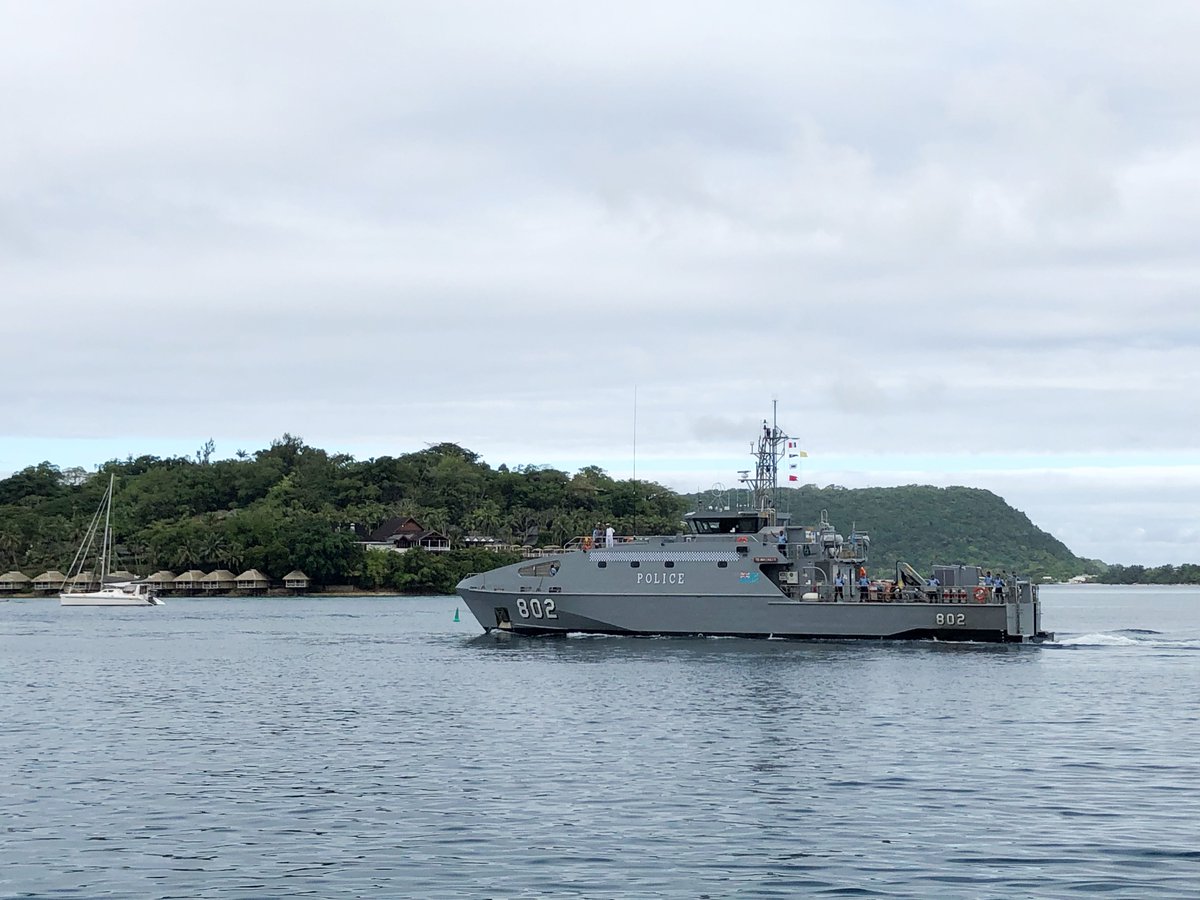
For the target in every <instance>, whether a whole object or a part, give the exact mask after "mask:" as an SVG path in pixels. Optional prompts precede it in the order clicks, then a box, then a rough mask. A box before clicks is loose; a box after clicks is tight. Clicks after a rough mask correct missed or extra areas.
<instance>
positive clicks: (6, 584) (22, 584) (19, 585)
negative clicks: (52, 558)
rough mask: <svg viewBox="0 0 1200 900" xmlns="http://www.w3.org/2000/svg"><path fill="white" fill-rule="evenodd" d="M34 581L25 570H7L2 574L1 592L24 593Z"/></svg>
mask: <svg viewBox="0 0 1200 900" xmlns="http://www.w3.org/2000/svg"><path fill="white" fill-rule="evenodd" d="M32 583H33V581H32V579H31V578H30V577H29V576H28V575H26V574H25V573H24V572H15V571H14V572H5V573H4V574H3V575H0V594H24V593H26V592H27V591H28V590H29V587H30V585H31V584H32Z"/></svg>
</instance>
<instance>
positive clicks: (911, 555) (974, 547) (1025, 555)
mask: <svg viewBox="0 0 1200 900" xmlns="http://www.w3.org/2000/svg"><path fill="white" fill-rule="evenodd" d="M781 494H782V498H781V501H780V506H781V508H782V509H785V510H786V509H789V508H790V509H791V511H792V513H793V519H794V521H796V522H797V523H802V522H803V523H815V522H816V521H817V520H818V519H819V518H820V514H821V511H822V510H825V511H827V512H828V514H829V521H830V522H832V523H833V524H834V525H835V526H836V527H837V528H838V530H839V531H841V532H842V533H843V534H847V533H849V531H850V529H851V528H858V529H859V530H860V531H866V532H867V533H868V534H870V536H871V558H872V560H873V561H874V564H875V568H876V569H879V568H880V567H890V566H894V565H895V563H896V561H897V560H903V561H905V562H907V563H910V564H911V565H913V566H915V567H916V568H917V570H918V571H922V572H928V571H930V568H931V567H932V566H933V565H934V564H935V563H947V564H955V563H962V564H967V565H980V566H983V567H984V568H985V569H1001V570H1003V571H1006V572H1020V573H1022V574H1028V575H1032V576H1034V577H1035V578H1037V579H1041V578H1043V577H1047V576H1048V577H1051V578H1054V579H1056V580H1059V579H1066V578H1070V577H1071V576H1073V575H1080V574H1083V573H1097V572H1100V571H1101V570H1103V568H1104V565H1103V564H1102V563H1099V562H1097V561H1095V560H1085V559H1080V558H1079V557H1077V556H1075V554H1073V553H1072V552H1071V551H1070V550H1069V549H1068V548H1067V547H1066V545H1065V544H1063V543H1062V541H1060V540H1058V539H1057V538H1055V537H1054V536H1053V535H1050V534H1047V533H1046V532H1045V531H1042V530H1041V529H1040V528H1038V527H1037V526H1036V525H1034V524H1033V523H1032V522H1031V521H1030V520H1029V517H1028V516H1026V515H1025V514H1024V513H1022V512H1021V511H1020V510H1016V509H1013V508H1012V507H1011V506H1009V505H1008V504H1007V503H1006V502H1005V501H1004V499H1003V498H1001V497H998V496H997V495H996V494H993V493H992V492H991V491H985V490H981V489H979V488H967V487H947V488H938V487H931V486H929V485H908V486H906V487H894V488H858V489H848V488H839V487H826V488H818V487H815V486H813V485H805V486H804V487H800V488H794V489H787V490H784V491H782V492H781Z"/></svg>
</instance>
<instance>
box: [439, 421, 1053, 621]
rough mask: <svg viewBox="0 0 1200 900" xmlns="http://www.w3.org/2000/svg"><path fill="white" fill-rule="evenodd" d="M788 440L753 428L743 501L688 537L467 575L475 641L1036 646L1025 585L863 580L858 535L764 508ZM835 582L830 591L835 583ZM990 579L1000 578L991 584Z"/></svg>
mask: <svg viewBox="0 0 1200 900" xmlns="http://www.w3.org/2000/svg"><path fill="white" fill-rule="evenodd" d="M788 443H790V439H789V438H788V436H787V435H786V434H784V433H783V432H782V431H780V429H779V428H778V427H777V426H775V425H768V424H766V423H764V424H763V430H762V434H761V435H760V436H759V438H758V442H757V445H756V447H755V457H756V468H755V473H754V475H753V477H751V476H750V474H749V472H748V471H747V472H746V473H745V474H744V476H743V481H745V482H746V483H747V485H748V487H749V488H750V489H751V491H752V492H753V497H754V503H753V504H752V505H751V506H750V507H749V508H746V509H739V510H722V509H718V510H697V511H695V512H692V513H688V515H687V516H686V523H687V526H688V531H687V532H686V533H683V534H676V535H656V536H652V537H633V538H620V539H617V540H614V541H613V543H612V544H611V545H605V541H604V539H603V538H602V539H601V541H600V542H599V543H600V546H592V539H591V538H582V539H578V540H576V541H575V542H573V547H572V548H571V549H568V550H566V551H564V552H562V553H558V554H555V555H553V556H544V557H541V558H537V559H531V560H526V561H523V562H520V563H514V564H513V565H509V566H503V567H501V568H498V569H493V570H492V571H490V572H485V573H482V574H475V575H469V576H467V577H466V578H464V579H463V580H462V581H461V582H460V583H459V585H458V593H459V595H460V596H461V597H462V598H463V600H464V601H465V602H466V604H467V606H468V608H469V609H470V610H471V612H472V614H473V615H474V616H475V618H476V619H478V620H479V623H480V624H481V625H482V626H483V627H484V629H486V630H488V631H491V630H493V629H499V630H501V631H510V632H515V633H519V634H565V633H571V632H583V633H592V634H626V635H697V634H702V635H710V636H716V635H734V636H739V637H777V638H893V639H905V638H907V639H913V638H938V639H943V640H957V641H992V642H1002V641H1012V642H1022V641H1040V640H1046V639H1052V638H1053V635H1049V634H1047V633H1045V632H1043V631H1042V628H1041V603H1040V601H1039V599H1038V592H1037V586H1036V585H1035V584H1032V583H1031V582H1030V581H1029V579H1027V578H1018V577H1015V576H1004V577H1003V580H1002V582H999V583H997V581H996V580H994V579H993V578H991V577H990V576H985V575H984V573H982V572H981V570H980V569H979V568H978V567H974V566H937V567H935V569H934V573H933V577H931V578H929V579H926V578H924V577H923V576H921V575H920V574H919V573H917V572H916V571H915V570H914V569H912V567H910V566H908V565H906V564H905V563H897V564H896V567H895V573H894V577H893V578H891V579H890V580H886V581H879V580H871V581H869V582H868V583H866V584H863V585H860V581H861V580H863V579H865V578H866V575H867V556H868V550H869V547H870V537H869V536H868V535H867V534H866V533H864V532H860V531H852V532H851V533H850V535H849V536H843V535H841V534H839V533H838V532H837V530H836V529H835V528H834V527H833V526H832V525H831V524H830V523H829V522H828V520H827V518H826V516H825V514H824V513H822V514H821V516H820V518H819V520H818V521H817V523H816V524H814V525H793V524H791V522H790V519H789V516H788V515H786V514H780V513H778V512H777V511H776V509H775V494H776V484H777V473H778V466H779V461H780V460H781V459H782V458H783V455H784V453H785V452H786V448H787V444H788ZM839 576H840V580H841V581H842V582H844V586H843V587H842V589H841V590H840V591H839V589H838V584H837V582H838V580H839ZM997 577H999V576H997Z"/></svg>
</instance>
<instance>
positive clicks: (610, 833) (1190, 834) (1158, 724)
mask: <svg viewBox="0 0 1200 900" xmlns="http://www.w3.org/2000/svg"><path fill="white" fill-rule="evenodd" d="M1043 599H1044V601H1045V605H1046V615H1045V624H1046V626H1047V627H1048V628H1051V629H1053V630H1055V631H1057V632H1058V633H1059V643H1057V644H1056V645H1053V646H1042V647H1036V646H1033V647H1020V646H999V647H997V646H983V645H970V644H958V645H955V644H936V643H914V644H905V643H853V642H827V643H812V644H806V643H792V642H782V641H759V642H754V641H742V640H731V639H726V640H720V639H686V640H685V639H658V640H655V639H624V638H583V637H581V638H568V639H563V640H549V641H547V640H542V641H537V640H527V639H521V638H505V637H493V636H482V633H481V630H480V629H479V628H478V626H477V625H476V624H475V622H474V620H473V619H472V618H471V616H470V614H469V613H468V612H467V610H466V608H465V607H461V617H462V621H461V622H458V623H455V622H454V621H453V618H454V613H455V609H456V607H457V606H458V601H457V600H456V598H453V597H429V598H379V599H336V600H334V599H328V600H323V599H295V600H283V599H250V600H199V599H198V600H170V601H168V605H167V606H165V607H162V608H157V609H129V610H123V609H107V610H96V609H63V608H61V607H59V606H58V605H57V602H56V601H53V602H52V601H45V600H37V601H34V600H27V601H12V602H9V603H3V604H0V664H2V674H3V685H2V688H3V689H2V691H0V694H2V696H0V770H2V773H3V774H2V776H0V783H2V784H3V785H4V787H3V790H2V792H0V835H2V837H0V862H2V865H0V896H4V897H39V898H60V897H79V898H101V897H103V898H113V897H136V898H148V897H156V898H167V897H178V898H198V897H212V898H251V897H254V898H258V897H320V898H343V897H422V898H426V897H428V898H437V897H541V896H579V897H597V898H603V897H681V898H683V897H687V898H693V897H729V896H740V897H791V896H797V895H809V896H822V895H847V894H848V895H858V896H866V897H872V896H876V897H922V898H925V897H1012V896H1036V897H1089V896H1092V895H1097V894H1106V895H1108V896H1114V897H1189V898H1192V897H1196V896H1200V703H1198V696H1197V695H1198V692H1200V590H1198V589H1195V588H1112V587H1092V586H1085V587H1066V586H1062V587H1047V588H1045V589H1043Z"/></svg>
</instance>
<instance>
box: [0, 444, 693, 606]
mask: <svg viewBox="0 0 1200 900" xmlns="http://www.w3.org/2000/svg"><path fill="white" fill-rule="evenodd" d="M211 452H212V446H211V442H210V444H209V445H207V446H206V447H205V448H204V449H203V450H202V451H200V452H198V453H197V454H196V458H195V459H190V458H171V459H159V458H156V457H149V456H144V457H139V458H137V459H126V460H123V461H120V460H114V461H111V462H108V463H106V464H104V465H103V466H101V467H100V470H99V473H92V474H90V475H89V474H88V473H85V472H82V471H80V470H69V471H61V470H59V469H58V468H57V467H56V466H54V465H52V464H50V463H48V462H47V463H42V464H40V465H37V466H32V467H30V468H27V469H24V470H22V471H20V472H17V473H16V474H14V475H12V476H11V477H9V478H7V479H5V480H3V481H0V566H2V567H3V568H5V569H18V570H21V571H23V572H24V573H25V574H27V575H33V574H36V572H40V571H42V570H44V569H51V568H53V569H59V570H62V571H65V569H66V567H67V566H68V565H69V564H70V562H71V559H72V557H73V556H74V554H75V551H76V549H77V548H78V545H79V542H80V540H81V538H82V536H83V534H84V530H85V529H86V527H87V524H88V522H89V521H90V518H91V516H92V514H93V512H94V511H95V508H96V506H97V504H98V503H99V501H100V497H101V495H102V494H103V492H104V490H105V487H106V485H107V482H108V479H107V474H108V473H109V472H114V473H115V474H116V476H117V482H116V492H115V497H114V502H113V516H114V529H115V534H116V536H117V540H118V542H119V543H120V544H121V546H122V548H123V550H124V553H123V555H122V559H121V560H120V562H121V564H122V565H124V566H126V567H130V568H132V569H133V570H134V571H136V572H138V573H139V574H145V573H148V572H150V571H153V570H156V569H172V570H176V571H179V570H182V569H191V568H197V569H203V570H205V571H208V570H210V569H214V568H218V567H221V568H229V569H232V570H234V571H235V572H236V571H241V570H244V569H250V568H256V569H259V570H261V571H263V572H266V573H267V574H268V575H270V576H272V577H274V578H276V579H278V578H280V577H282V576H283V575H284V574H285V573H286V572H288V571H289V570H291V569H293V568H298V569H301V570H303V571H304V572H305V573H307V574H308V576H309V577H310V578H312V579H313V581H314V582H315V583H316V584H344V583H353V584H357V585H359V586H361V587H367V588H392V589H396V590H413V591H449V590H450V589H451V588H452V587H453V586H454V584H455V583H457V581H458V579H459V578H460V577H461V576H462V575H463V574H465V573H466V572H469V571H481V570H483V569H486V568H490V567H492V566H494V565H496V564H497V562H498V558H497V556H496V554H493V553H491V552H489V551H486V550H465V549H456V550H455V551H454V552H451V553H427V552H423V551H420V550H412V551H409V552H408V553H404V554H395V553H370V554H364V553H363V550H362V548H361V546H360V545H359V543H358V541H359V540H361V539H362V537H363V536H364V535H365V534H366V533H368V532H370V531H371V530H372V529H374V528H375V527H376V526H378V525H379V524H380V523H381V522H383V521H385V520H386V519H389V518H392V517H396V516H412V517H413V518H415V519H418V520H419V521H420V522H421V523H422V524H423V525H425V526H426V527H427V528H433V529H436V530H438V531H441V532H443V533H445V534H446V535H448V536H449V537H450V538H451V540H452V542H453V545H454V546H455V547H460V546H461V539H462V538H463V537H464V536H465V535H467V534H468V533H477V534H486V535H490V536H494V537H496V538H498V539H500V540H502V541H504V542H506V543H515V544H526V543H530V544H543V545H545V544H561V543H563V542H565V541H566V540H568V539H569V538H571V537H573V536H575V535H582V534H585V533H586V534H590V533H591V531H592V528H593V526H594V525H595V524H596V522H597V521H601V520H602V521H604V522H611V523H612V524H613V526H614V527H615V528H616V529H617V530H618V531H619V532H622V533H632V532H633V531H635V530H637V531H640V532H642V533H647V532H655V531H663V530H666V531H671V532H674V531H675V530H676V529H677V528H678V525H679V521H680V516H681V514H682V511H683V508H684V500H683V499H682V498H681V497H679V496H677V495H676V494H674V493H673V492H671V491H670V490H669V489H667V488H665V487H662V486H660V485H656V484H653V483H650V482H644V481H643V482H633V481H617V480H614V479H613V478H610V477H609V476H608V475H607V474H606V473H605V472H603V471H602V470H601V469H598V468H595V467H589V468H585V469H582V470H580V471H579V472H577V473H575V474H574V475H568V474H566V473H565V472H561V471H557V470H555V469H550V468H541V467H536V466H530V467H520V468H517V469H515V470H511V471H510V470H509V469H507V468H506V467H504V466H500V467H499V468H498V469H492V468H491V467H490V466H488V465H487V464H486V463H484V462H482V461H480V459H479V457H478V456H477V455H476V454H474V453H471V452H470V451H468V450H464V449H463V448H461V447H458V446H456V445H454V444H439V445H437V446H435V447H431V448H429V449H427V450H422V451H420V452H417V453H410V454H406V455H404V456H400V457H380V458H378V459H371V460H366V461H361V462H360V461H356V460H354V459H353V458H351V457H349V456H346V455H342V454H330V453H327V452H326V451H324V450H320V449H317V448H315V447H310V446H307V445H306V444H304V442H303V441H301V440H300V439H299V438H296V437H293V436H291V435H284V436H283V438H281V439H280V440H278V441H275V442H273V443H272V445H271V446H270V447H269V448H268V449H266V450H261V451H259V452H257V453H254V454H252V455H251V454H241V456H240V458H237V459H230V460H217V461H213V460H211V459H210V456H211ZM98 476H99V477H98ZM499 561H503V560H499Z"/></svg>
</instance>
